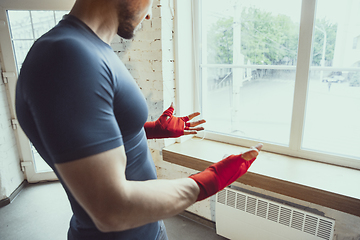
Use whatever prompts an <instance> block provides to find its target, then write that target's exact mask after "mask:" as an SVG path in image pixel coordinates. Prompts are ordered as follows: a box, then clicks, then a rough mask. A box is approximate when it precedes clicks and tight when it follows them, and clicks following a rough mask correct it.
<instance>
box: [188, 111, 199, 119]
mask: <svg viewBox="0 0 360 240" xmlns="http://www.w3.org/2000/svg"><path fill="white" fill-rule="evenodd" d="M199 115H200V113H199V112H194V113H192V114H190V115H189V116H188V118H189V120H191V119H193V118H194V117H197V116H199Z"/></svg>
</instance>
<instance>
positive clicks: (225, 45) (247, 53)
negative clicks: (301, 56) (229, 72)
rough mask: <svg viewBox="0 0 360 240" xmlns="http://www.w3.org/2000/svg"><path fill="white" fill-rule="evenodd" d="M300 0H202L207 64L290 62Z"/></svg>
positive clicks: (293, 59)
mask: <svg viewBox="0 0 360 240" xmlns="http://www.w3.org/2000/svg"><path fill="white" fill-rule="evenodd" d="M300 9H301V1H300V0H294V1H287V0H275V1H267V0H251V1H250V0H249V1H234V0H223V1H221V4H219V1H214V0H211V1H203V4H202V31H203V33H202V39H203V46H205V49H204V50H205V51H204V52H203V59H202V61H203V63H207V64H233V63H234V64H244V63H249V64H261V65H271V64H276V65H294V64H295V63H296V58H297V46H298V34H299V22H300Z"/></svg>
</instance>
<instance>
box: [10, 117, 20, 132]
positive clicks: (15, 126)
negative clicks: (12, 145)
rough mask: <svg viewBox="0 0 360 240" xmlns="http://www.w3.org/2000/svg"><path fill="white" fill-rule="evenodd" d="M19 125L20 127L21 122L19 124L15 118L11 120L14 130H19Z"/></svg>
mask: <svg viewBox="0 0 360 240" xmlns="http://www.w3.org/2000/svg"><path fill="white" fill-rule="evenodd" d="M18 125H19V122H18V120H17V119H15V118H13V119H11V126H12V128H13V129H14V130H16V129H17V126H18Z"/></svg>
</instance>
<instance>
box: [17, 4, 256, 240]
mask: <svg viewBox="0 0 360 240" xmlns="http://www.w3.org/2000/svg"><path fill="white" fill-rule="evenodd" d="M151 6H152V0H107V1H102V0H77V1H76V3H75V5H74V7H73V8H72V10H71V12H70V14H69V15H66V16H64V18H63V20H62V21H61V22H60V23H59V24H58V25H57V26H56V27H55V28H53V29H52V30H50V31H49V32H48V33H46V34H45V35H44V36H42V37H41V38H40V39H39V40H38V41H36V43H35V44H34V45H33V47H32V48H31V50H30V51H29V53H28V56H27V57H26V60H25V61H24V63H23V67H22V69H21V73H20V76H19V80H18V84H17V89H16V109H17V115H18V119H19V122H20V125H21V127H22V128H23V130H24V131H25V133H26V134H27V136H28V137H29V139H30V141H31V142H32V143H33V144H34V146H35V147H36V148H37V150H38V152H39V153H40V155H41V156H42V157H43V158H44V159H45V161H46V162H47V163H48V164H49V165H50V166H51V167H52V169H54V171H55V173H56V174H57V176H58V177H59V179H60V181H61V183H62V185H63V186H64V188H65V190H66V193H67V195H68V198H69V201H70V203H71V207H72V210H73V213H74V214H73V217H72V219H71V222H70V228H69V231H68V239H70V240H73V239H74V240H75V239H76V240H80V239H86V240H92V239H97V240H98V239H114V240H115V239H141V240H147V239H149V240H156V239H167V236H166V232H165V229H164V226H163V223H162V221H161V219H164V218H167V217H170V216H173V215H175V214H178V213H179V212H182V211H183V210H185V209H186V208H187V207H189V206H190V205H192V204H193V203H194V202H195V201H200V200H202V199H205V198H207V197H209V196H211V195H213V194H215V193H216V192H217V191H219V190H221V189H223V188H224V187H226V186H227V185H229V184H231V183H232V182H233V181H235V180H236V179H237V178H238V177H240V176H241V175H242V174H244V173H245V172H246V171H247V169H248V168H249V167H250V165H251V163H252V162H253V161H254V160H255V157H256V156H257V154H258V151H259V150H260V149H261V146H258V147H257V149H251V150H249V151H248V152H246V153H244V154H242V155H233V156H230V157H228V158H226V159H224V160H222V161H220V162H219V163H217V164H214V165H213V166H211V167H210V168H208V169H206V170H205V171H204V172H201V173H198V174H196V175H193V176H190V177H189V178H185V179H176V180H156V171H155V166H154V164H153V162H152V159H151V155H150V153H149V149H148V146H147V138H163V137H179V136H181V135H183V134H194V133H196V132H197V131H200V130H202V129H203V128H201V127H198V125H200V124H201V123H203V122H204V121H203V120H200V121H197V122H193V123H191V122H189V120H190V119H192V118H193V117H195V116H197V115H198V113H195V114H192V115H190V116H189V117H184V118H177V117H174V116H173V115H172V113H173V110H174V109H173V107H172V106H171V107H170V108H169V109H168V110H166V111H165V112H164V113H163V115H162V116H160V118H159V119H158V120H157V121H155V122H148V123H145V122H146V119H147V116H148V111H147V106H146V101H145V99H144V97H143V96H142V94H141V92H140V90H139V89H138V87H137V85H136V83H135V81H134V80H133V78H132V77H131V76H130V74H129V73H128V71H127V69H126V68H125V66H124V64H123V63H122V62H121V61H120V60H119V58H118V57H117V56H116V54H114V52H113V50H112V49H111V47H110V45H109V44H110V42H111V40H112V39H113V37H114V36H115V34H119V35H120V36H121V37H123V38H127V39H130V38H132V37H133V35H134V29H136V27H137V26H138V25H139V24H140V23H141V21H142V20H144V19H150V14H149V12H150V9H151Z"/></svg>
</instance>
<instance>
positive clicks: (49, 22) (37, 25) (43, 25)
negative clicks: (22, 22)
mask: <svg viewBox="0 0 360 240" xmlns="http://www.w3.org/2000/svg"><path fill="white" fill-rule="evenodd" d="M31 17H32V23H33V28H34V37H35V38H39V37H41V35H43V34H44V33H46V32H47V31H49V30H50V29H51V28H52V27H54V26H55V15H54V12H53V11H31Z"/></svg>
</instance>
